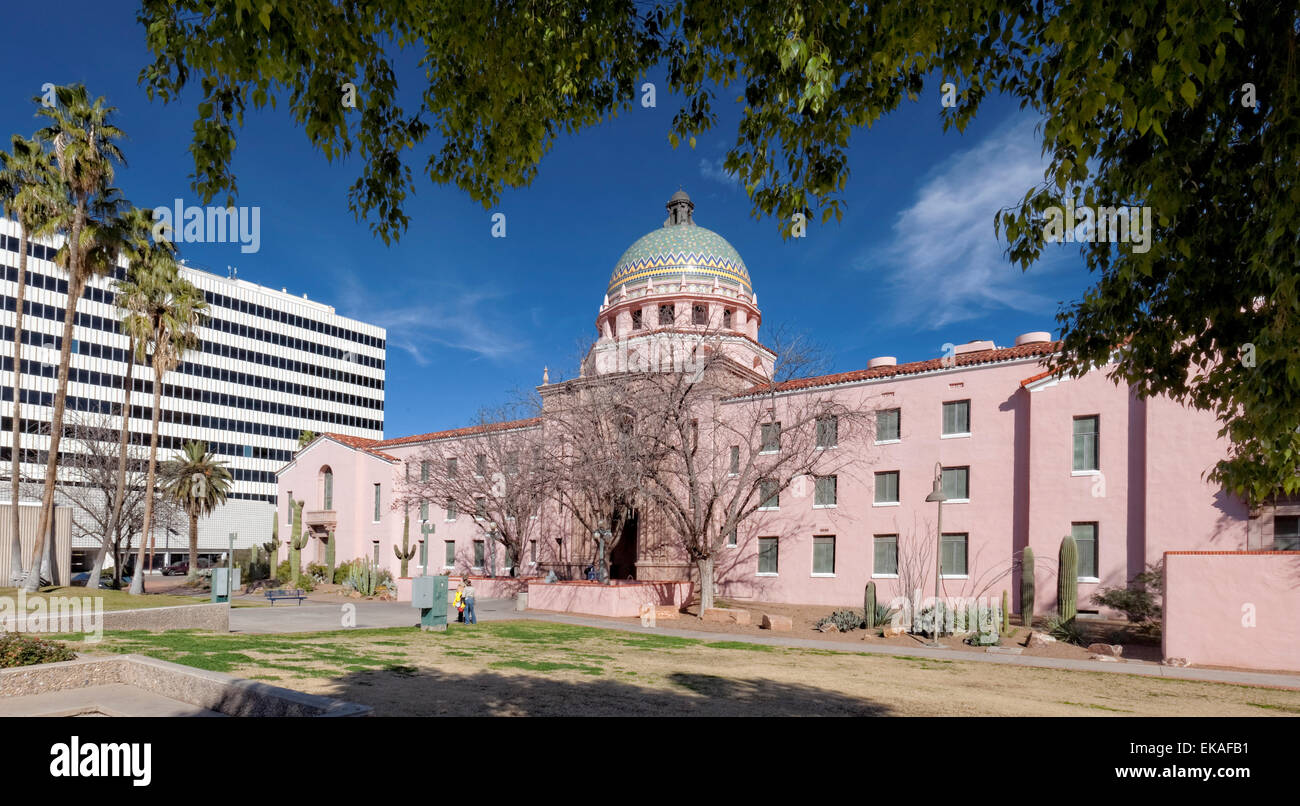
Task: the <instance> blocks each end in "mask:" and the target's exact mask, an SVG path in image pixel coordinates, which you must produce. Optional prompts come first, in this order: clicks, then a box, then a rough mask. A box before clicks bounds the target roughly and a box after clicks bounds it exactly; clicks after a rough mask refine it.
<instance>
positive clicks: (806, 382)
mask: <svg viewBox="0 0 1300 806" xmlns="http://www.w3.org/2000/svg"><path fill="white" fill-rule="evenodd" d="M1060 347H1061V342H1059V341H1052V342H1039V343H1037V344H1022V345H1020V346H1019V347H998V348H995V349H992V350H979V351H977V352H973V353H963V354H961V355H957V356H954V357H953V358H952V359H951V360H952V361H953V362H954V364H953V365H954V366H957V367H974V366H979V365H981V364H996V363H1000V362H1002V361H1016V360H1020V359H1025V358H1034V357H1035V356H1048V355H1051V354H1052V353H1054V352H1056V351H1057V350H1059V349H1060ZM944 367H945V364H944V359H943V358H931V359H928V360H926V361H912V362H909V363H906V364H894V365H891V366H883V367H872V368H870V369H855V370H853V371H851V372H839V373H835V374H833V375H817V376H815V377H812V378H795V379H793V380H789V381H785V382H784V383H779V384H777V385H776V387H775V389H772V388H771V387H768V386H766V385H763V386H755V387H752V388H750V389H748V390H746V391H744V392H742V393H741V394H739V395H735V397H745V396H747V395H753V394H758V393H761V392H769V391H777V392H792V391H796V390H799V389H813V388H816V387H819V386H835V385H838V384H842V383H854V382H857V381H867V380H873V379H876V378H890V377H894V376H896V375H916V374H918V373H921V372H931V371H933V370H937V369H943V368H944Z"/></svg>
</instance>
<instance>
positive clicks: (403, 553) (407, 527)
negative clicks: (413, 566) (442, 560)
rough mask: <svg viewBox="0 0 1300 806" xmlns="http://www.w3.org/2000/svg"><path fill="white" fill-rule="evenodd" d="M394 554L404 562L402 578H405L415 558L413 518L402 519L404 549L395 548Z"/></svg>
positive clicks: (408, 516)
mask: <svg viewBox="0 0 1300 806" xmlns="http://www.w3.org/2000/svg"><path fill="white" fill-rule="evenodd" d="M393 553H394V554H396V555H397V559H399V560H401V561H402V576H403V577H405V576H406V575H407V574H406V570H407V566H408V564H409V563H410V562H411V558H412V557H414V556H415V546H412V545H411V516H410V515H407V516H406V517H404V518H403V519H402V547H401V548H400V549H399V548H398V547H397V546H393Z"/></svg>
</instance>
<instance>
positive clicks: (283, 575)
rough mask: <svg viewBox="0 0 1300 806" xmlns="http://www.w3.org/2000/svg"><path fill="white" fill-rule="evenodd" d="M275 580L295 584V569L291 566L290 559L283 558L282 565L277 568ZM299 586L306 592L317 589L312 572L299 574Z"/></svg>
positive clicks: (278, 582) (282, 583) (283, 583)
mask: <svg viewBox="0 0 1300 806" xmlns="http://www.w3.org/2000/svg"><path fill="white" fill-rule="evenodd" d="M275 581H276V583H277V584H280V585H290V584H293V569H292V568H290V567H289V561H288V560H281V561H280V565H279V566H278V567H277V568H276V569H275ZM298 587H299V588H301V589H302V591H303V592H304V593H311V592H312V591H314V590H316V579H315V577H313V576H312V575H311V574H299V575H298Z"/></svg>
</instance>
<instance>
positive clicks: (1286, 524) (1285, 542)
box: [1273, 515, 1300, 551]
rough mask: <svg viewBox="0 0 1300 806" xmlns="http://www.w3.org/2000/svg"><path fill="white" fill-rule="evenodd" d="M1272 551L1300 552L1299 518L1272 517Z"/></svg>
mask: <svg viewBox="0 0 1300 806" xmlns="http://www.w3.org/2000/svg"><path fill="white" fill-rule="evenodd" d="M1273 551H1300V516H1296V515H1277V516H1274V518H1273Z"/></svg>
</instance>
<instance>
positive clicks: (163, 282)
mask: <svg viewBox="0 0 1300 806" xmlns="http://www.w3.org/2000/svg"><path fill="white" fill-rule="evenodd" d="M159 260H160V261H162V260H170V258H169V257H162V256H160V257H159ZM172 265H173V269H172V271H171V272H169V273H168V272H164V273H162V274H161V276H160V277H159V278H158V282H150V283H148V284H147V296H146V298H145V299H144V300H142V305H141V312H140V313H138V314H132V316H133V317H137V318H138V319H139V320H140V321H138V322H136V323H134V324H132V325H130V326H129V327H131V329H133V330H138V331H139V332H142V333H146V334H147V336H146V344H147V345H148V347H149V350H150V353H151V360H150V363H151V364H152V365H153V422H152V426H151V430H150V433H149V470H148V472H147V474H146V475H145V499H144V524H143V526H142V528H141V530H140V545H139V548H138V549H137V551H136V563H135V573H134V574H133V575H132V577H131V593H132V594H141V593H144V574H143V573H142V572H143V571H144V557H145V544H146V542H147V541H148V539H149V536H150V535H151V534H152V532H153V502H154V487H155V485H156V483H157V473H158V420H159V417H160V416H161V414H162V389H163V376H165V375H166V374H167V373H168V372H170V371H172V370H173V369H175V368H176V367H177V366H179V365H180V363H181V359H182V358H183V357H184V355H185V353H186V351H188V350H192V349H194V348H195V347H197V346H198V344H199V326H200V325H201V324H203V322H204V321H205V320H206V319H207V315H206V314H205V313H204V310H205V309H206V308H207V307H208V305H207V303H206V302H204V301H203V293H202V292H200V291H199V290H198V289H197V288H195V287H194V286H193V285H191V284H190V283H189V282H188V281H187V280H185V279H184V278H183V277H181V276H180V273H179V272H178V271H177V270H176V269H175V264H174V262H173V264H172Z"/></svg>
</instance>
